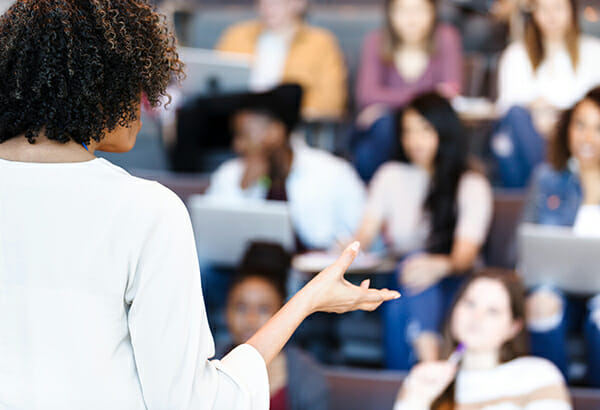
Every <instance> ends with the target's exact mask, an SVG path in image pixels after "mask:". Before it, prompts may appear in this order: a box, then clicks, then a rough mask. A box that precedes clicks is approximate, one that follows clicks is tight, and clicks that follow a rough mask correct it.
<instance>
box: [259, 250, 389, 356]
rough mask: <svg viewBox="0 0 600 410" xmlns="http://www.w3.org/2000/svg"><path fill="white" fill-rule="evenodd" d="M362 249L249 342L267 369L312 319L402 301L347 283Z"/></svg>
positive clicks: (304, 291)
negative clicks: (318, 315) (326, 314)
mask: <svg viewBox="0 0 600 410" xmlns="http://www.w3.org/2000/svg"><path fill="white" fill-rule="evenodd" d="M359 248H360V244H359V243H358V242H355V243H353V244H352V245H350V246H348V247H347V248H346V250H345V251H344V253H342V256H341V257H340V258H339V259H338V260H337V262H335V263H334V264H333V265H331V266H330V267H328V268H327V269H325V270H324V271H322V272H321V273H319V274H318V275H317V276H315V277H314V278H313V279H312V280H311V281H310V282H308V283H307V284H306V286H304V287H303V288H302V289H301V290H300V291H299V292H298V293H296V294H295V295H294V297H292V298H291V299H290V301H289V302H288V303H286V304H285V305H284V306H283V307H282V308H281V310H280V311H279V312H277V313H276V314H275V316H273V317H272V318H271V319H270V320H269V321H268V322H267V324H266V325H264V326H263V327H262V328H261V329H260V330H259V331H258V332H257V333H256V334H255V335H254V336H252V337H251V338H250V340H248V341H247V343H248V344H249V345H252V346H254V347H255V348H256V350H258V352H259V353H260V354H261V355H262V357H263V358H264V360H265V362H266V363H267V365H268V364H269V363H270V362H271V360H273V358H274V357H275V356H277V354H278V353H279V352H280V351H281V349H282V348H283V346H284V345H285V344H286V343H287V341H288V340H289V338H290V337H291V336H292V333H294V331H295V330H296V328H297V327H298V326H299V325H300V323H302V321H303V320H304V319H305V318H306V317H307V316H308V315H310V314H312V313H315V312H334V313H344V312H350V311H352V310H358V309H362V310H375V309H377V307H378V306H379V305H381V304H382V303H383V302H385V301H387V300H392V299H397V298H399V297H400V294H399V293H398V292H396V291H391V290H387V289H382V290H376V289H369V281H368V280H366V281H363V283H362V284H361V285H360V286H355V285H353V284H351V283H350V282H348V281H347V280H346V279H344V273H345V272H346V270H347V269H348V267H350V265H351V264H352V262H353V261H354V258H356V255H357V254H358V250H359Z"/></svg>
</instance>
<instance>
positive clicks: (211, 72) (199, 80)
mask: <svg viewBox="0 0 600 410" xmlns="http://www.w3.org/2000/svg"><path fill="white" fill-rule="evenodd" d="M177 52H178V53H179V57H180V58H181V60H182V61H183V62H184V63H185V65H186V69H185V72H186V78H185V79H184V80H183V82H182V85H181V92H182V93H183V95H184V101H186V100H190V99H193V98H195V97H198V96H211V95H219V94H227V93H238V92H245V91H248V90H249V85H250V73H251V67H250V58H249V57H248V56H246V55H244V54H238V53H225V52H221V51H214V50H206V49H201V48H189V47H179V48H178V49H177Z"/></svg>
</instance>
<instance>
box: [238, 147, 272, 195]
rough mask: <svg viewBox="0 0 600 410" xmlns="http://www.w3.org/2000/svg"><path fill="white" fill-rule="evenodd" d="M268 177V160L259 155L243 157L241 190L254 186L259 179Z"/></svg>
mask: <svg viewBox="0 0 600 410" xmlns="http://www.w3.org/2000/svg"><path fill="white" fill-rule="evenodd" d="M268 175H269V160H268V159H267V157H266V156H264V155H261V154H252V155H246V156H245V157H244V175H243V176H242V189H246V188H249V187H251V186H253V185H254V184H256V183H257V182H258V181H259V180H260V179H261V178H264V177H266V176H268Z"/></svg>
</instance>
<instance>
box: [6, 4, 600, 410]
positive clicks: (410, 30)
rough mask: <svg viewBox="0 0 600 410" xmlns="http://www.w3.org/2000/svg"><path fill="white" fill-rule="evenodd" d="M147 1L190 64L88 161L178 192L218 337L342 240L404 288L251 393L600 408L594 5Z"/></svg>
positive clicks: (280, 295) (300, 337) (385, 282)
mask: <svg viewBox="0 0 600 410" xmlns="http://www.w3.org/2000/svg"><path fill="white" fill-rule="evenodd" d="M7 3H9V2H7ZM154 3H155V4H156V6H157V7H158V8H159V9H160V10H162V11H163V12H164V14H165V15H166V16H167V19H168V20H169V21H170V23H171V24H172V25H173V27H174V29H175V31H176V33H177V36H178V40H179V44H178V47H179V52H180V56H181V58H182V59H183V60H184V62H185V63H186V65H187V70H186V71H187V78H186V79H185V80H184V81H183V82H182V83H181V84H178V83H175V82H174V83H173V84H172V86H171V87H170V92H169V93H170V95H171V101H170V102H168V103H167V101H165V104H166V105H165V108H161V109H158V110H149V109H145V110H143V114H142V115H143V128H142V131H141V133H140V135H139V136H138V142H137V145H136V146H135V148H134V149H133V150H132V151H131V152H129V153H127V154H119V155H111V154H101V155H102V156H105V157H106V158H107V159H109V160H111V161H112V162H114V163H116V164H117V165H120V166H122V167H123V168H125V169H126V170H128V171H129V172H131V173H132V174H134V175H138V176H141V177H145V178H150V179H154V180H157V181H159V182H161V183H163V184H165V185H166V186H168V187H169V188H171V189H172V190H174V191H175V192H176V193H177V194H178V195H179V196H180V197H181V198H182V199H183V200H184V201H185V202H186V204H187V205H188V208H189V211H190V215H191V218H192V223H193V225H194V232H195V235H196V241H197V242H198V249H199V258H200V262H201V271H202V283H203V290H204V295H205V299H206V303H207V308H208V315H209V321H210V323H211V329H212V331H213V334H214V336H215V340H216V344H217V351H218V352H219V353H218V354H221V355H222V354H225V353H227V351H228V349H229V347H230V346H233V345H235V344H237V343H243V342H244V341H245V340H246V339H247V338H248V337H249V335H251V334H252V333H253V332H254V331H255V330H256V329H258V328H259V327H260V325H261V324H263V323H265V322H266V321H267V320H268V318H269V317H270V316H271V315H273V314H274V313H275V312H276V311H277V309H278V308H279V307H280V306H281V305H282V303H284V301H285V300H286V299H287V298H289V297H291V295H293V294H294V293H295V292H296V291H297V290H298V289H299V288H300V287H301V286H302V285H303V284H304V283H306V282H307V281H308V280H310V279H311V278H312V277H313V276H314V274H316V273H317V272H319V271H320V270H321V269H323V268H324V267H326V266H327V265H328V264H329V263H331V262H333V261H334V260H335V255H337V254H339V252H340V250H341V249H343V246H344V245H346V244H349V243H350V242H351V241H352V240H355V239H357V240H360V241H361V243H362V245H363V247H362V249H363V252H362V253H361V255H360V256H359V257H358V259H357V261H356V262H355V264H354V265H353V267H352V268H351V271H350V272H349V273H348V275H347V279H348V280H350V281H351V282H353V283H360V282H361V281H362V280H364V279H369V280H370V283H371V285H372V286H376V287H388V288H395V289H399V290H400V291H401V292H402V293H403V295H404V297H403V298H402V299H400V300H399V301H394V302H390V303H388V304H386V305H384V306H383V307H382V308H381V309H379V310H378V311H376V312H356V313H351V314H346V315H342V316H339V317H337V316H332V315H327V314H316V315H313V316H311V317H310V318H309V319H308V320H307V321H306V322H305V323H304V324H303V325H302V326H301V327H300V329H299V330H298V332H297V333H296V335H295V336H294V338H293V342H292V343H290V346H289V348H287V349H286V351H285V352H284V353H282V355H281V356H280V357H279V358H278V360H276V361H275V362H274V364H273V365H271V366H270V368H269V377H270V383H271V392H272V401H271V408H273V409H294V410H296V409H321V408H322V409H386V408H389V409H391V408H396V409H412V408H414V409H417V408H418V409H421V408H446V407H443V405H442V404H443V403H451V406H450V407H449V408H465V409H466V408H469V409H471V408H481V409H484V408H489V409H491V408H494V409H495V408H498V409H500V408H502V409H504V408H506V409H513V408H514V409H517V408H523V409H525V408H527V409H563V408H577V409H600V272H599V271H598V266H600V264H599V263H598V262H600V257H599V254H598V252H597V249H600V248H599V246H600V89H599V88H597V87H598V86H600V0H438V1H434V0H385V1H384V0H377V1H376V0H202V1H200V0H198V1H192V0H187V1H185V0H179V1H167V0H165V1H155V2H154ZM0 7H2V5H1V4H0ZM502 315H505V316H506V317H505V319H506V320H505V322H502V320H501V318H502V317H504V316H502ZM452 352H455V353H456V354H454V355H451V354H452ZM448 360H451V361H456V363H460V365H459V367H458V373H457V374H456V376H455V378H454V379H453V383H452V384H451V386H450V387H449V388H447V389H446V388H445V387H444V389H440V388H438V387H437V385H436V380H435V377H434V376H431V374H434V375H435V374H441V372H442V371H443V369H441V370H440V368H439V367H436V366H439V365H441V364H442V363H448ZM419 363H420V364H421V365H420V366H417V367H415V365H417V364H419ZM407 376H408V379H407V380H408V381H406V382H404V380H405V379H406V377H407ZM403 382H404V383H403ZM449 395H450V396H449ZM448 397H452V399H451V400H450V401H448ZM496 405H498V407H494V406H496ZM394 406H395V407H394ZM502 406H504V407H502ZM571 406H573V407H571Z"/></svg>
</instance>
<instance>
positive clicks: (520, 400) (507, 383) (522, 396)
mask: <svg viewBox="0 0 600 410" xmlns="http://www.w3.org/2000/svg"><path fill="white" fill-rule="evenodd" d="M455 400H456V409H457V410H570V409H571V403H570V398H569V393H568V390H567V388H566V386H565V382H564V380H563V377H562V375H561V373H560V372H559V371H558V369H557V368H556V367H555V366H554V365H553V364H552V363H550V362H549V361H547V360H545V359H540V358H537V357H523V358H519V359H515V360H512V361H510V362H508V363H504V364H501V365H499V366H497V367H496V368H494V369H492V370H482V371H465V370H460V371H459V372H458V376H457V378H456V384H455ZM394 410H425V408H424V407H419V405H415V404H411V403H406V402H400V401H399V402H397V403H396V405H395V406H394Z"/></svg>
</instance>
